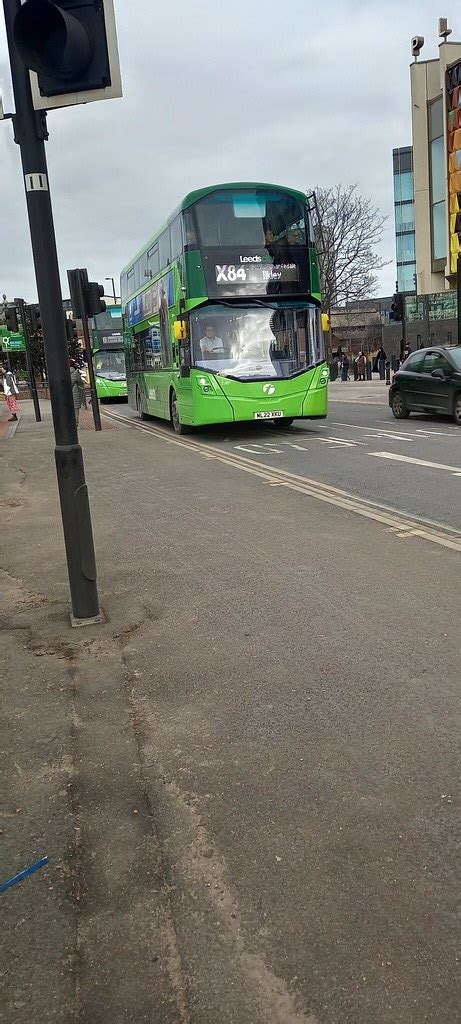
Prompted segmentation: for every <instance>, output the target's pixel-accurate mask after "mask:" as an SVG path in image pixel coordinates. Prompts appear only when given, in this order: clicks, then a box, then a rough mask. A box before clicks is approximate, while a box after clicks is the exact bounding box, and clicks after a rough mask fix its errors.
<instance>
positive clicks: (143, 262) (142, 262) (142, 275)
mask: <svg viewBox="0 0 461 1024" xmlns="http://www.w3.org/2000/svg"><path fill="white" fill-rule="evenodd" d="M138 266H139V287H140V288H141V287H142V285H143V284H145V279H146V277H147V274H146V270H147V256H146V253H144V255H143V256H141V257H140V259H139V260H138Z"/></svg>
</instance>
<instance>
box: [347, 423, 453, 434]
mask: <svg viewBox="0 0 461 1024" xmlns="http://www.w3.org/2000/svg"><path fill="white" fill-rule="evenodd" d="M387 422H388V421H387V420H377V423H387ZM357 429H360V428H359V427H358V428H357ZM377 429H380V428H377ZM389 429H390V428H389ZM402 433H403V431H402ZM415 434H430V435H432V434H433V435H434V437H459V434H458V433H457V432H456V431H455V430H426V429H424V428H423V427H416V428H415V430H414V431H413V433H412V434H409V435H408V436H409V437H414V436H415Z"/></svg>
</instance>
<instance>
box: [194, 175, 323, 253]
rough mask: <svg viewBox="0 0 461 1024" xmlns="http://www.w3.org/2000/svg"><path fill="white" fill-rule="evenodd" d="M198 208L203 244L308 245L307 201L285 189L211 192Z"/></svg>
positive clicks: (198, 221)
mask: <svg viewBox="0 0 461 1024" xmlns="http://www.w3.org/2000/svg"><path fill="white" fill-rule="evenodd" d="M195 209H196V213H197V223H198V229H199V235H200V243H201V245H202V246H203V247H207V246H243V245H247V246H253V247H259V248H261V247H267V246H278V245H284V246H286V245H290V246H291V245H305V244H306V212H307V211H306V204H304V203H302V202H300V201H299V200H297V199H295V198H294V196H290V195H288V194H286V193H283V192H275V191H274V192H271V191H267V192H266V191H263V190H259V189H254V190H251V191H250V190H249V191H247V192H245V191H238V192H237V191H236V192H232V191H230V190H225V191H224V190H223V191H218V192H212V193H211V194H210V195H209V196H205V197H204V198H203V199H200V200H199V201H198V203H197V204H196V207H195Z"/></svg>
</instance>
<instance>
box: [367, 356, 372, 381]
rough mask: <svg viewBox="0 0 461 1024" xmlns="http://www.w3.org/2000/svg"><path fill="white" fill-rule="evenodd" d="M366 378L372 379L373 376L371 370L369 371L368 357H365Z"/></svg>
mask: <svg viewBox="0 0 461 1024" xmlns="http://www.w3.org/2000/svg"><path fill="white" fill-rule="evenodd" d="M366 378H367V380H373V376H372V372H371V363H370V360H369V359H367V365H366Z"/></svg>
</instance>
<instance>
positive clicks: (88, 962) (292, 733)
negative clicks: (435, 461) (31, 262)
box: [1, 415, 460, 1024]
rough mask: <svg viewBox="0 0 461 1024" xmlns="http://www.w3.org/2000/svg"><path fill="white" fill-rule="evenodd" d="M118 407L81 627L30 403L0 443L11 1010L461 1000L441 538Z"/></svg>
mask: <svg viewBox="0 0 461 1024" xmlns="http://www.w3.org/2000/svg"><path fill="white" fill-rule="evenodd" d="M111 425H112V426H113V429H112V430H110V431H109V430H108V431H104V432H103V434H102V435H96V434H94V433H90V432H86V433H84V434H82V443H83V447H84V454H85V461H86V469H87V477H88V481H89V485H90V500H91V505H92V510H93V519H94V526H95V541H96V551H97V558H98V566H99V575H100V588H101V594H102V603H103V605H104V606H105V608H106V610H107V612H108V618H109V621H108V623H107V624H106V625H105V626H103V627H99V628H92V629H90V630H88V631H82V632H78V631H71V630H70V629H69V627H68V620H67V610H68V609H67V584H66V578H65V569H64V552H63V543H62V538H61V531H60V527H59V524H58V521H57V520H58V511H57V499H56V487H55V482H54V466H53V459H52V448H51V438H50V430H49V424H48V423H47V422H46V421H45V423H44V425H43V426H42V427H41V428H40V427H36V426H35V424H33V423H32V422H31V420H30V416H29V417H28V416H26V415H24V418H23V421H22V422H21V424H20V426H19V428H18V430H17V432H16V435H15V437H14V439H13V440H11V441H5V442H4V443H3V445H2V448H1V456H2V460H3V465H4V468H3V470H2V481H4V484H5V489H4V490H3V491H2V501H3V502H4V505H3V523H4V530H3V535H4V537H5V536H6V537H7V539H8V545H7V560H5V559H3V563H4V566H5V568H4V585H3V586H2V600H3V603H4V607H3V609H2V611H3V615H4V620H3V626H4V631H5V632H4V635H5V637H6V640H5V643H4V650H5V651H6V652H7V664H6V671H5V677H6V678H5V695H6V696H5V701H6V712H7V713H6V716H5V719H6V723H7V728H6V729H5V731H4V735H3V739H2V745H1V747H2V751H3V754H2V758H4V759H5V760H6V764H7V780H8V787H7V789H6V790H5V793H6V795H7V799H6V810H4V812H3V813H4V814H5V817H4V825H3V826H2V827H3V832H4V835H3V836H2V839H3V840H4V844H3V845H4V846H5V850H6V858H5V855H4V856H3V857H2V870H3V872H4V873H5V871H6V873H7V874H8V873H11V874H12V873H13V872H14V871H15V870H17V869H19V868H20V867H21V866H25V862H26V861H27V859H28V858H29V857H30V858H31V859H33V858H34V857H35V856H39V855H40V854H43V853H48V854H49V856H50V866H49V868H48V869H47V871H46V872H44V873H43V875H42V876H41V877H39V875H37V876H34V877H33V878H31V879H29V880H28V882H27V883H24V884H23V885H22V886H21V887H20V888H17V889H16V890H10V895H9V896H8V901H7V902H6V903H4V904H2V909H3V907H4V906H5V915H6V916H5V919H4V920H5V928H4V932H3V941H4V942H5V952H4V955H3V957H2V962H3V963H4V965H5V967H4V976H3V983H4V984H5V986H6V985H8V986H9V988H8V993H7V1001H6V1002H5V1003H4V1005H5V1007H6V1014H7V1015H6V1017H5V1019H6V1020H8V1021H13V1022H15V1024H17V1022H21V1024H22V1022H25V1021H28V1022H29V1021H45V1020H54V1019H55V1020H59V1021H66V1020H72V1019H76V1018H77V1019H79V1020H80V1021H85V1022H86V1021H88V1022H89V1021H104V1022H105V1021H108V1022H109V1021H110V1022H113V1021H115V1022H118V1021H122V1020H123V1021H126V1020H132V1021H138V1020H154V1019H155V1021H156V1022H160V1024H163V1021H165V1022H169V1021H175V1022H176V1021H178V1022H183V1021H190V1022H194V1024H208V1022H209V1024H216V1022H217V1021H220V1022H221V1021H222V1022H225V1024H227V1022H229V1024H234V1022H235V1024H247V1022H249V1021H251V1022H256V1024H259V1022H263V1021H264V1022H266V1021H270V1022H271V1024H272V1022H291V1021H293V1022H294V1021H298V1020H299V1021H301V1020H304V1021H305V1020H310V1021H311V1022H312V1024H313V1022H314V1021H315V1022H318V1024H336V1022H338V1024H349V1022H350V1024H370V1022H372V1021H373V1022H374V1021H379V1022H384V1024H394V1022H400V1021H402V1022H405V1024H419V1022H420V1021H437V1022H438V1024H445V1022H446V1024H448V1022H450V1024H451V1022H453V1021H456V1020H459V1019H460V1015H459V1006H458V1002H457V999H456V990H455V981H454V977H455V970H456V951H455V929H456V921H455V916H454V892H455V877H456V859H455V820H456V802H455V786H456V780H457V775H458V758H457V751H458V735H459V732H458V729H459V725H458V722H457V718H456V715H457V714H458V711H459V705H458V697H457V679H458V675H459V620H458V614H457V611H456V609H457V596H458V594H459V584H458V576H459V568H458V565H459V562H458V559H459V555H457V554H456V553H455V552H454V551H453V550H450V549H449V548H448V547H443V546H438V545H437V544H435V543H432V542H430V541H428V540H425V539H423V538H422V537H420V536H414V537H412V538H409V537H406V538H404V537H399V536H398V533H397V531H396V530H395V529H394V530H392V532H390V530H389V529H388V528H387V527H386V526H385V525H383V524H380V523H379V522H378V521H377V520H375V519H367V518H366V517H363V516H359V515H354V514H352V513H350V512H348V511H347V509H345V508H341V507H340V506H339V505H338V506H335V505H332V504H329V503H326V502H323V501H320V500H319V499H318V498H317V497H315V496H309V495H308V494H307V493H305V492H301V491H297V490H296V489H294V488H288V487H286V486H280V485H277V486H273V480H271V479H270V478H267V477H266V476H265V475H264V473H262V474H260V475H258V473H255V472H253V471H249V470H248V467H247V468H245V462H247V461H248V462H251V459H252V456H251V455H244V453H241V455H242V459H245V462H242V464H241V465H239V464H238V463H237V462H235V463H231V462H229V463H225V462H221V461H220V460H219V459H216V458H213V454H212V452H210V451H209V450H208V447H206V448H205V447H203V449H202V450H200V449H199V448H198V447H194V445H193V444H192V443H190V444H188V442H187V441H185V442H183V441H182V440H181V442H180V443H178V440H177V439H176V438H173V437H172V435H169V434H168V433H165V432H164V434H163V437H162V436H160V435H159V434H158V433H154V432H152V431H151V432H150V433H149V430H145V429H138V428H137V427H132V426H129V425H127V426H124V425H121V424H120V423H116V422H115V421H113V420H112V421H111ZM140 426H141V425H140ZM145 426H147V427H149V425H148V424H146V425H145ZM142 427H143V428H144V425H142ZM319 447H320V445H319ZM322 447H324V446H322ZM226 457H227V456H226ZM347 457H349V456H348V455H347ZM369 462H370V464H375V463H374V460H373V459H369ZM376 463H377V464H378V465H380V463H378V460H376ZM250 468H251V467H250ZM254 468H255V467H253V469H254ZM399 472H400V470H399ZM447 477H448V474H447V476H444V477H443V478H442V479H443V481H444V482H445V480H446V479H447ZM3 665H4V668H5V659H4V660H3ZM44 695H45V696H46V700H45V701H44V700H43V696H44ZM6 862H7V863H8V867H7V863H6ZM3 865H4V867H3ZM2 898H3V900H5V896H3V897H2ZM43 936H45V939H46V941H45V943H43ZM41 940H42V941H41Z"/></svg>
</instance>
